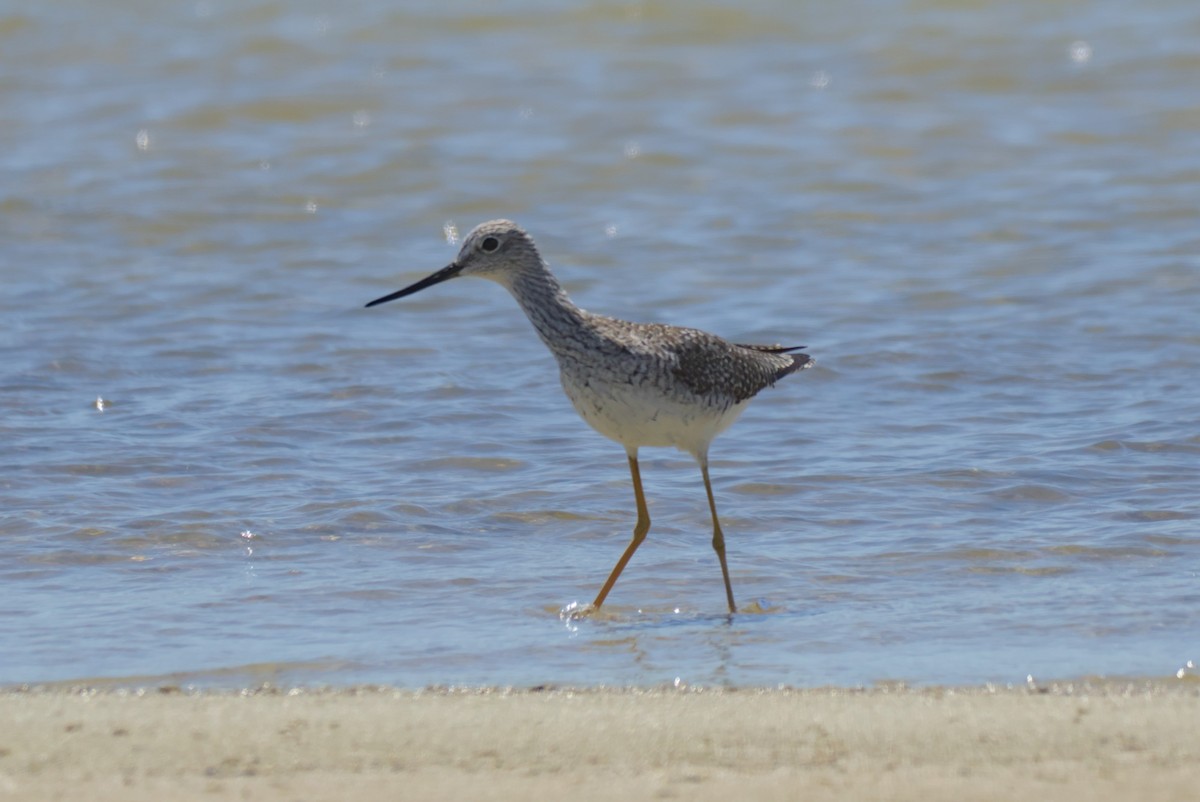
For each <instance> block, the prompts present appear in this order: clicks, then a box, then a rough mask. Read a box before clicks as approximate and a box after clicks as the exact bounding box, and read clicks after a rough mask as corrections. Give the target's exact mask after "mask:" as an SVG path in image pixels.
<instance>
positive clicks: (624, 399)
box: [561, 372, 749, 458]
mask: <svg viewBox="0 0 1200 802" xmlns="http://www.w3.org/2000/svg"><path fill="white" fill-rule="evenodd" d="M561 378H562V385H563V389H564V390H565V391H566V393H567V397H568V398H570V399H571V404H573V405H574V407H575V410H576V411H577V412H578V413H579V415H580V417H582V418H583V419H584V420H585V421H587V422H588V424H589V425H590V426H591V427H592V428H593V429H595V430H596V431H598V432H600V434H602V435H604V436H605V437H608V438H611V439H613V440H616V441H617V442H618V443H620V444H622V445H623V446H625V448H626V449H636V448H638V447H639V446H673V447H674V448H678V449H679V450H681V451H686V452H688V453H689V454H692V455H693V456H696V457H697V458H699V457H700V456H702V455H704V454H707V452H708V444H709V443H711V442H712V440H713V438H714V437H716V436H717V435H718V434H720V433H721V432H723V431H724V430H725V429H727V428H728V427H729V426H730V424H732V423H733V422H734V421H735V420H737V417H738V415H740V414H741V413H742V410H743V409H745V408H746V404H747V403H749V402H748V401H744V402H742V403H740V404H734V405H733V406H731V407H728V408H726V409H720V408H714V407H711V406H708V405H705V404H701V403H687V402H684V401H683V400H681V399H677V398H675V397H672V396H670V395H665V394H663V393H662V392H661V391H659V390H658V389H657V388H656V387H655V386H653V385H652V384H644V385H633V384H625V383H608V382H603V381H599V380H597V379H596V378H595V377H590V378H588V379H587V380H586V383H585V381H582V380H579V379H576V378H574V377H572V376H571V375H569V374H568V373H566V372H564V373H562V375H561Z"/></svg>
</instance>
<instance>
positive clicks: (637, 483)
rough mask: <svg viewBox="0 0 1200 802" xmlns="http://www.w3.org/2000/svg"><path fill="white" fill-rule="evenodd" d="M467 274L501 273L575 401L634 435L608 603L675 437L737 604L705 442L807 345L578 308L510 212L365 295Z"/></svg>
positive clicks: (799, 360) (604, 425) (604, 427)
mask: <svg viewBox="0 0 1200 802" xmlns="http://www.w3.org/2000/svg"><path fill="white" fill-rule="evenodd" d="M459 276H479V277H481V278H486V279H491V280H492V281H495V282H496V283H497V284H501V285H503V286H504V287H505V288H506V289H507V290H508V291H509V292H510V293H512V296H513V298H515V299H516V300H517V303H518V304H520V306H521V309H523V310H524V311H525V314H526V316H527V317H528V318H529V322H530V323H532V324H533V327H534V329H536V330H537V333H538V336H539V337H541V338H542V342H544V343H545V344H546V347H547V348H549V349H550V351H551V353H553V354H554V358H555V359H556V360H557V361H558V368H559V372H560V374H561V375H560V378H561V379H562V386H563V389H564V390H565V391H566V393H567V397H568V398H569V399H571V404H572V405H574V407H575V411H576V412H578V413H579V415H580V416H581V417H582V418H583V419H584V420H585V421H587V422H588V424H590V425H591V426H592V428H593V429H595V430H596V431H598V432H599V433H600V434H602V435H604V436H605V437H608V438H610V439H612V440H615V441H617V442H618V443H620V444H621V445H622V446H624V447H625V453H626V455H627V456H628V458H629V473H630V475H631V476H632V478H633V495H634V502H635V503H636V505H637V523H636V524H635V525H634V528H633V539H632V540H631V541H630V543H629V546H628V547H626V549H625V552H624V553H623V554H622V555H621V559H619V560H617V564H616V565H615V566H613V569H612V572H611V573H610V574H609V576H608V580H607V581H606V582H605V583H604V585H603V586H602V587H601V588H600V592H599V593H598V594H597V595H596V600H595V601H593V602H592V609H599V607H600V605H602V604H603V603H604V600H605V598H607V597H608V593H609V591H610V590H612V588H613V585H615V584H616V582H617V578H618V577H619V576H620V575H621V572H622V571H624V570H625V565H626V564H627V563H628V562H629V559H630V558H631V557H633V553H634V552H635V551H637V548H638V546H640V545H641V544H642V541H644V540H645V539H646V533H647V532H648V531H650V513H649V512H648V511H647V509H646V497H645V495H644V494H643V492H642V477H641V473H640V471H639V469H638V449H639V448H641V447H642V446H646V447H651V446H674V447H675V448H678V449H679V450H681V451H685V452H687V453H688V454H691V455H692V456H693V457H695V458H696V461H697V462H698V463H699V464H700V474H701V475H702V476H703V477H704V490H705V492H706V493H707V494H708V509H709V512H711V513H712V524H713V536H712V547H713V549H714V550H715V551H716V552H717V559H718V560H719V561H720V563H721V576H722V578H723V579H724V580H725V597H726V601H728V603H729V612H730V613H734V612H737V605H736V604H735V603H734V600H733V587H732V585H730V583H729V566H728V565H727V564H726V562H725V535H724V533H723V532H722V531H721V521H720V519H719V518H718V517H717V504H716V502H715V501H714V500H713V490H712V482H711V481H710V480H709V477H708V447H709V444H710V443H712V441H713V438H715V437H716V436H717V435H718V434H720V433H721V432H723V431H724V430H725V429H727V428H728V427H729V425H730V424H732V423H733V422H734V420H736V419H737V417H738V415H740V414H741V413H742V410H743V409H745V408H746V405H747V404H748V403H750V399H751V398H753V397H754V396H755V395H756V394H757V393H758V392H759V391H760V390H762V389H763V388H764V387H770V386H772V385H773V384H775V382H777V381H779V380H780V379H782V378H783V377H784V376H787V375H788V374H791V373H795V372H796V371H798V370H803V369H805V368H807V367H810V366H811V365H812V364H813V360H812V358H811V357H809V356H808V354H801V353H796V352H797V351H799V349H801V348H803V347H804V346H802V345H800V346H795V347H791V348H785V347H783V346H780V345H738V344H734V343H730V342H726V341H725V340H722V339H721V338H720V337H717V336H716V335H713V334H709V333H707V332H703V331H699V330H697V329H688V328H680V327H678V326H668V325H665V324H663V323H631V322H629V321H627V320H618V319H616V318H611V317H605V316H604V315H597V314H593V313H591V312H587V311H585V310H583V309H580V308H579V307H578V306H576V305H575V304H574V303H572V302H571V299H570V298H568V297H567V293H566V292H565V291H564V290H563V288H562V285H560V284H559V283H558V279H556V278H555V277H554V274H553V273H551V272H550V267H549V265H547V264H546V261H545V260H544V259H542V256H541V254H540V253H539V252H538V249H537V246H536V245H535V244H534V242H533V238H532V237H530V236H529V235H528V234H527V233H525V230H524V229H522V228H521V227H520V226H518V225H517V224H516V223H513V222H511V221H509V220H492V221H490V222H487V223H483V224H481V225H479V226H477V227H476V228H475V229H474V230H473V231H472V232H471V233H470V234H468V235H467V237H466V239H464V240H463V244H462V248H461V249H460V250H459V252H458V256H457V257H455V259H454V261H453V262H451V263H450V264H448V265H447V266H446V267H443V268H442V269H441V270H439V271H437V272H436V273H434V274H432V275H430V276H428V277H427V278H424V279H421V280H420V281H418V282H416V283H415V284H412V285H410V286H408V287H405V288H404V289H402V290H398V291H397V292H393V293H392V294H391V295H385V296H383V297H382V298H376V299H375V300H374V301H371V302H370V303H369V304H367V306H368V307H370V306H376V305H378V304H382V303H387V302H388V301H394V300H396V299H397V298H403V297H405V296H407V295H412V294H413V293H415V292H420V291H421V290H423V289H425V288H426V287H432V286H433V285H434V284H440V283H441V282H443V281H448V280H450V279H452V278H458V277H459Z"/></svg>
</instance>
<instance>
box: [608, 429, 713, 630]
mask: <svg viewBox="0 0 1200 802" xmlns="http://www.w3.org/2000/svg"><path fill="white" fill-rule="evenodd" d="M629 473H630V474H632V475H633V495H634V498H635V499H636V500H637V516H638V517H637V524H635V525H634V527H633V540H631V541H630V542H629V545H628V546H627V547H626V548H625V553H624V554H622V555H621V559H619V560H617V564H616V565H615V566H613V569H612V573H611V574H609V575H608V581H607V582H605V583H604V587H602V588H600V592H599V593H598V594H596V600H595V601H594V602H592V607H596V608H599V607H600V605H602V604H604V599H605V597H607V596H608V592H609V591H610V590H612V587H613V585H615V584H617V577H619V576H620V575H621V572H622V571H624V570H625V564H626V563H627V562H629V558H630V557H632V556H633V553H634V552H635V551H637V547H638V546H640V545H642V541H643V540H645V539H646V533H647V532H649V531H650V512H649V510H647V509H646V496H645V495H644V494H643V493H642V474H641V472H640V471H639V470H638V461H637V452H636V451H635V452H634V453H632V454H630V455H629ZM724 560H725V558H724V557H722V558H721V561H722V564H724Z"/></svg>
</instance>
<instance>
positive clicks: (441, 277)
mask: <svg viewBox="0 0 1200 802" xmlns="http://www.w3.org/2000/svg"><path fill="white" fill-rule="evenodd" d="M461 272H462V265H460V264H459V263H458V262H451V263H450V264H448V265H446V266H445V267H443V268H442V269H441V270H439V271H438V272H436V273H434V274H433V275H432V276H428V277H426V278H423V279H421V280H420V281H418V282H417V283H416V284H411V285H409V286H407V287H405V288H404V289H402V290H397V291H396V292H393V293H392V294H391V295H385V296H383V297H382V298H376V299H375V300H374V301H371V303H369V304H367V306H368V307H371V306H378V305H379V304H386V303H387V302H388V301H394V300H396V299H397V298H403V297H404V296H406V295H412V294H413V293H414V292H420V291H421V290H423V289H425V288H426V287H432V286H433V285H434V284H441V283H442V282H443V281H446V280H447V279H452V278H454V277H455V276H457V275H458V274H459V273H461Z"/></svg>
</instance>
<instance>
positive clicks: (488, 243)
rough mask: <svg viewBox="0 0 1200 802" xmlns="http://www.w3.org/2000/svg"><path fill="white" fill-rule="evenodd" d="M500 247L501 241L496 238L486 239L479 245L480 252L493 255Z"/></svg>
mask: <svg viewBox="0 0 1200 802" xmlns="http://www.w3.org/2000/svg"><path fill="white" fill-rule="evenodd" d="M499 247H500V240H498V239H496V238H495V237H484V238H483V242H481V243H479V248H480V250H482V251H484V252H485V253H491V252H492V251H494V250H496V249H497V248H499Z"/></svg>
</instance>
